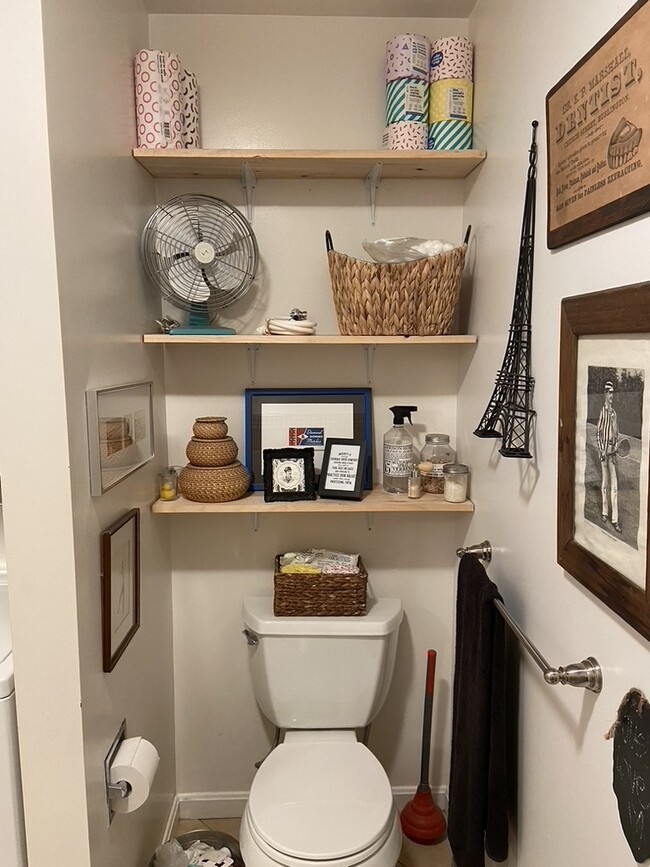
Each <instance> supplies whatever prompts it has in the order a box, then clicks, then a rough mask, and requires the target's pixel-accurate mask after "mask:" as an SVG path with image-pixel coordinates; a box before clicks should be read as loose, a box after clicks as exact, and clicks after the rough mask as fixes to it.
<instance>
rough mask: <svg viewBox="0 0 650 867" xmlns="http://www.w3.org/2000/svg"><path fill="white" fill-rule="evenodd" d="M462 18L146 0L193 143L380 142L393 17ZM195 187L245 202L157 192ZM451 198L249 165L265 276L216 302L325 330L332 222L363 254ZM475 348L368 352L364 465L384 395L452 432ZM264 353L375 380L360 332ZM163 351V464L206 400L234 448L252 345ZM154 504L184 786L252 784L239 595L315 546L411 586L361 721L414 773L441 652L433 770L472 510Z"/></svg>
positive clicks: (252, 729)
mask: <svg viewBox="0 0 650 867" xmlns="http://www.w3.org/2000/svg"><path fill="white" fill-rule="evenodd" d="M466 28H467V22H466V21H460V20H452V21H437V22H434V21H431V20H417V19H412V20H400V19H366V18H347V19H337V18H313V17H310V18H297V17H291V16H283V17H274V16H209V15H196V16H177V15H172V16H168V15H158V16H157V15H153V16H151V46H152V47H156V48H163V49H167V50H171V51H176V52H177V53H178V54H179V55H180V57H181V60H182V61H183V63H184V65H185V66H186V67H187V68H188V69H190V70H192V71H194V72H195V73H196V74H197V77H198V81H199V87H200V102H201V114H202V118H203V144H204V146H205V147H245V146H249V147H291V148H328V147H331V148H336V147H351V148H355V147H356V148H377V147H378V146H379V141H380V137H381V131H382V127H383V114H384V85H383V81H384V72H383V65H384V52H385V43H386V40H387V39H388V38H390V37H391V36H394V35H396V34H399V33H403V32H405V31H411V32H416V33H417V32H424V33H427V34H429V35H430V36H431V37H435V36H440V35H446V34H448V33H465V32H466ZM190 190H192V191H202V192H205V193H209V194H213V195H217V196H221V197H222V198H225V199H226V200H227V201H229V202H231V203H233V204H234V205H237V206H240V207H241V206H242V203H243V199H242V192H241V189H240V187H239V184H237V183H236V182H223V181H222V182H219V181H208V182H198V181H164V182H162V181H159V182H157V185H156V193H157V197H158V200H159V201H161V202H162V201H165V200H166V199H168V198H170V197H171V196H172V195H175V194H178V193H181V192H185V191H190ZM462 202H463V182H462V181H460V182H448V181H446V182H424V183H419V182H417V183H399V182H394V181H390V182H388V181H387V182H384V183H382V186H381V189H380V193H379V206H378V213H377V224H376V226H374V227H373V226H371V225H370V219H369V212H368V206H367V201H366V193H365V187H364V184H363V181H360V180H359V181H337V182H329V181H320V182H315V181H291V182H282V181H268V182H258V184H257V190H256V195H255V214H254V222H253V228H254V231H255V233H256V236H257V239H258V243H259V247H260V255H261V268H260V276H259V278H258V279H257V280H256V282H255V286H254V289H253V290H252V291H251V292H249V293H248V295H246V297H245V298H243V299H242V300H241V301H239V302H238V303H237V304H236V305H234V306H233V307H232V308H228V309H227V310H225V311H224V316H223V317H222V318H223V321H225V322H227V323H230V324H234V326H235V327H236V328H237V330H238V331H240V332H243V333H245V332H251V331H253V330H254V329H255V327H256V326H257V325H260V324H261V323H262V322H263V321H264V318H265V317H267V316H273V315H286V313H288V311H289V310H290V309H291V308H292V307H294V306H296V305H298V306H304V307H305V308H306V309H307V310H308V311H309V315H310V317H313V318H314V319H316V320H317V322H318V331H319V333H321V334H335V333H338V329H337V326H336V320H335V316H334V309H333V305H332V299H331V290H330V285H329V276H328V273H327V262H326V257H325V250H324V232H325V229H327V228H329V229H330V230H331V231H332V235H333V238H334V241H335V244H336V246H337V248H338V249H341V250H343V251H345V252H348V253H351V254H353V255H364V253H363V250H362V247H361V241H362V240H363V239H364V238H379V237H395V236H397V235H408V234H413V235H419V236H425V237H445V238H450V239H452V240H456V241H458V240H460V239H461V238H462V235H463V230H464V225H463V214H462ZM471 354H472V350H471V349H454V348H451V349H435V350H431V349H422V348H417V347H408V348H403V349H402V348H389V347H385V348H380V349H378V350H377V351H376V353H375V365H374V375H373V382H372V389H373V400H374V424H375V457H374V465H375V468H376V469H377V467H378V465H379V461H378V458H377V455H378V454H379V453H380V452H379V449H380V442H381V435H382V434H383V432H384V431H385V430H386V429H387V428H388V427H389V426H390V423H391V415H390V413H389V412H388V407H389V406H392V405H393V404H394V403H404V402H406V403H413V404H416V405H418V406H419V408H420V409H419V412H418V413H417V414H416V415H415V416H414V421H416V422H417V429H418V433H419V436H420V440H421V444H423V434H424V432H425V431H427V430H429V431H431V430H436V431H447V432H449V433H450V434H451V436H452V442H453V440H454V438H455V418H456V397H455V392H456V387H457V378H458V377H459V376H462V374H463V371H464V369H465V366H466V365H467V363H468V361H469V359H470V358H471ZM259 356H260V357H259V361H258V375H257V382H256V385H258V386H261V387H263V386H313V387H318V386H339V387H343V386H346V385H348V386H363V385H366V384H367V383H366V376H365V362H364V355H363V351H362V349H361V348H354V349H351V348H350V349H341V348H338V349H332V348H322V349H318V350H315V349H314V348H313V347H308V348H306V349H304V350H298V351H297V352H296V351H288V350H287V349H283V348H281V347H278V348H273V349H267V348H263V349H261V350H260V352H259ZM165 368H166V370H165V373H166V389H167V413H168V428H169V442H170V460H171V461H172V463H176V464H181V463H184V462H185V454H184V449H185V445H186V443H187V440H188V439H189V437H190V436H191V427H192V421H193V419H194V417H195V416H198V415H205V414H211V413H214V414H219V415H222V414H223V415H226V416H228V423H229V425H230V432H231V434H232V435H233V436H234V438H235V440H236V441H237V442H238V444H239V445H240V448H243V445H244V434H243V390H244V389H245V388H246V387H247V386H249V385H250V384H251V383H250V380H249V378H248V360H247V357H246V350H245V348H244V347H233V348H216V349H209V348H206V347H198V348H197V347H194V348H193V347H176V348H169V349H167V351H166V357H165ZM377 478H378V479H379V478H380V476H379V475H377ZM159 520H161V521H163V522H166V523H167V524H168V525H169V527H170V529H171V532H172V550H173V560H174V564H173V565H174V641H175V668H176V720H177V722H176V724H177V749H178V766H177V767H178V770H177V773H178V788H179V792H181V793H188V792H194V793H199V794H202V795H203V796H208V795H210V793H213V794H215V793H216V795H218V794H219V793H221V794H222V795H223V798H225V799H227V798H229V797H230V796H232V795H233V793H235V794H236V793H241V792H244V791H246V790H247V789H248V788H249V786H250V783H251V780H252V777H253V773H254V767H253V763H254V762H255V761H256V760H257V759H259V758H261V757H262V756H263V755H264V754H265V752H266V750H267V748H268V743H269V738H270V735H271V732H270V731H269V730H268V728H267V727H265V724H264V722H263V721H262V719H261V717H260V714H259V712H258V711H257V708H256V706H255V702H254V699H253V696H252V693H251V688H250V682H249V676H248V659H247V650H246V646H245V643H244V639H243V638H242V636H241V635H240V631H241V628H242V623H241V618H240V609H241V602H242V599H243V597H244V596H246V595H251V594H262V595H270V594H271V593H272V569H273V558H274V556H275V554H277V553H278V552H281V551H284V550H291V549H292V548H294V547H295V546H307V545H325V546H330V547H340V548H342V549H343V550H355V551H360V553H361V554H362V556H363V558H364V562H365V563H366V565H367V566H368V569H369V572H370V581H371V585H372V588H373V590H374V592H375V594H380V595H389V596H390V595H393V596H399V597H400V598H401V599H402V600H403V603H404V607H405V610H406V620H405V622H404V625H403V627H402V634H401V637H400V644H399V650H398V657H397V668H396V675H395V681H394V685H393V688H392V690H391V693H390V695H389V696H388V700H387V702H386V706H385V709H384V711H383V712H382V713H381V715H380V717H379V718H378V720H377V722H376V724H375V725H374V727H373V732H372V735H371V745H372V746H373V748H374V749H375V750H376V752H377V753H378V755H379V757H380V758H381V760H382V761H383V762H384V764H385V765H386V767H387V769H388V772H389V775H390V778H391V781H392V783H393V785H394V786H397V787H400V786H406V787H408V786H410V787H414V786H415V785H416V784H417V782H418V779H417V778H418V771H419V755H420V753H419V750H420V748H419V738H420V726H421V720H422V700H423V689H424V666H425V659H426V651H427V649H428V648H429V647H434V648H436V649H438V650H439V653H440V656H439V666H438V683H437V687H436V689H437V698H436V710H435V717H434V727H435V736H434V737H435V739H434V757H433V762H432V765H433V774H432V785H434V786H435V787H444V784H445V782H446V778H447V773H448V751H447V750H446V749H445V744H446V742H447V740H448V738H449V705H450V684H449V682H450V670H451V669H450V667H451V653H450V648H451V623H452V611H453V569H454V565H455V563H454V561H455V557H454V551H455V548H456V546H457V544H460V541H461V540H462V538H463V537H464V535H465V532H466V529H467V526H468V520H469V519H468V517H467V516H465V517H458V518H451V517H448V516H440V517H437V516H436V517H431V516H418V515H412V516H408V519H402V518H400V517H399V516H395V515H378V516H375V517H374V522H373V529H372V530H371V532H368V530H367V524H366V520H365V518H364V517H363V516H360V517H355V518H352V519H349V518H348V517H345V516H341V517H336V516H318V517H314V516H309V515H304V516H297V517H286V518H285V519H282V518H278V517H266V516H264V515H263V514H262V515H261V516H260V527H259V530H258V532H257V533H254V531H253V525H252V520H251V518H250V516H248V517H246V516H241V517H236V516H227V517H224V518H215V517H209V516H208V517H198V518H197V517H190V516H185V517H178V518H174V517H171V518H169V517H163V516H161V517H160V518H159ZM197 673H198V676H197ZM213 800H214V799H213ZM241 806H242V805H241V803H240V804H239V808H241ZM184 809H185V810H186V812H187V811H189V809H190V808H189V807H186V808H184ZM201 809H205V807H200V808H197V810H199V811H200V810H201ZM235 809H236V808H235ZM199 814H200V813H199V812H196V813H195V815H199ZM204 815H205V813H204Z"/></svg>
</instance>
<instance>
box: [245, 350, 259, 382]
mask: <svg viewBox="0 0 650 867" xmlns="http://www.w3.org/2000/svg"><path fill="white" fill-rule="evenodd" d="M246 351H247V352H248V369H249V371H250V377H251V385H255V375H256V373H257V353H258V352H259V346H251V344H250V343H248V344H247V345H246Z"/></svg>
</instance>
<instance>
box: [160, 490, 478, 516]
mask: <svg viewBox="0 0 650 867" xmlns="http://www.w3.org/2000/svg"><path fill="white" fill-rule="evenodd" d="M151 511H152V512H153V513H154V514H156V515H188V514H194V515H226V514H239V515H244V514H248V515H250V514H269V515H273V514H295V513H297V512H318V513H320V514H325V513H327V512H358V513H360V514H368V513H372V512H427V513H430V512H451V513H454V512H455V513H458V512H461V513H467V512H473V511H474V504H473V503H472V502H471V500H465V502H463V503H448V502H447V501H446V500H445V499H444V497H443V496H442V494H423V495H422V496H421V497H420V498H419V499H417V500H416V499H413V500H412V499H409V498H408V497H407V496H406V494H387V493H386V492H385V491H384V490H383V489H382V488H380V487H376V488H374V489H373V490H372V491H364V496H363V499H362V500H330V499H320V498H319V499H318V500H298V501H296V502H292V503H265V502H264V495H263V494H262V493H261V492H260V493H258V492H255V493H248V494H246V495H245V496H244V497H242V498H241V499H240V500H232V501H231V502H229V503H195V502H193V501H192V500H186V499H185V498H184V497H179V498H178V499H177V500H172V501H171V502H165V501H164V500H156V502H155V503H154V504H153V505H152V507H151Z"/></svg>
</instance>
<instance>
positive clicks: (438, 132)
mask: <svg viewBox="0 0 650 867" xmlns="http://www.w3.org/2000/svg"><path fill="white" fill-rule="evenodd" d="M471 147H472V124H471V123H465V122H464V121H462V120H439V121H436V123H432V124H430V125H429V149H430V150H433V151H466V150H469V149H470V148H471Z"/></svg>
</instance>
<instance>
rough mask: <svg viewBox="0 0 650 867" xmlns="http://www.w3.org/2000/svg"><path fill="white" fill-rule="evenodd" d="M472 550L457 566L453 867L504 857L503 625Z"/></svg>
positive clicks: (480, 866) (475, 866)
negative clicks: (454, 864)
mask: <svg viewBox="0 0 650 867" xmlns="http://www.w3.org/2000/svg"><path fill="white" fill-rule="evenodd" d="M495 599H501V596H500V595H499V591H498V589H497V587H496V585H495V584H493V583H492V581H490V579H489V578H488V576H487V574H486V572H485V569H484V568H483V566H482V564H481V562H480V561H479V559H478V558H477V557H475V556H474V554H465V555H464V556H463V557H462V559H461V561H460V566H459V569H458V593H457V596H456V663H455V671H454V706H453V724H452V742H451V773H450V779H449V820H448V823H447V825H448V835H449V843H450V845H451V849H452V851H453V853H454V859H455V863H456V865H457V867H485V854H487V855H488V857H489V858H491V859H492V860H493V861H505V860H506V858H507V857H508V816H507V798H506V749H505V634H504V632H505V629H504V623H503V619H502V617H501V615H500V614H499V612H498V611H497V610H496V608H495V607H494V605H493V601H494V600H495Z"/></svg>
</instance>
